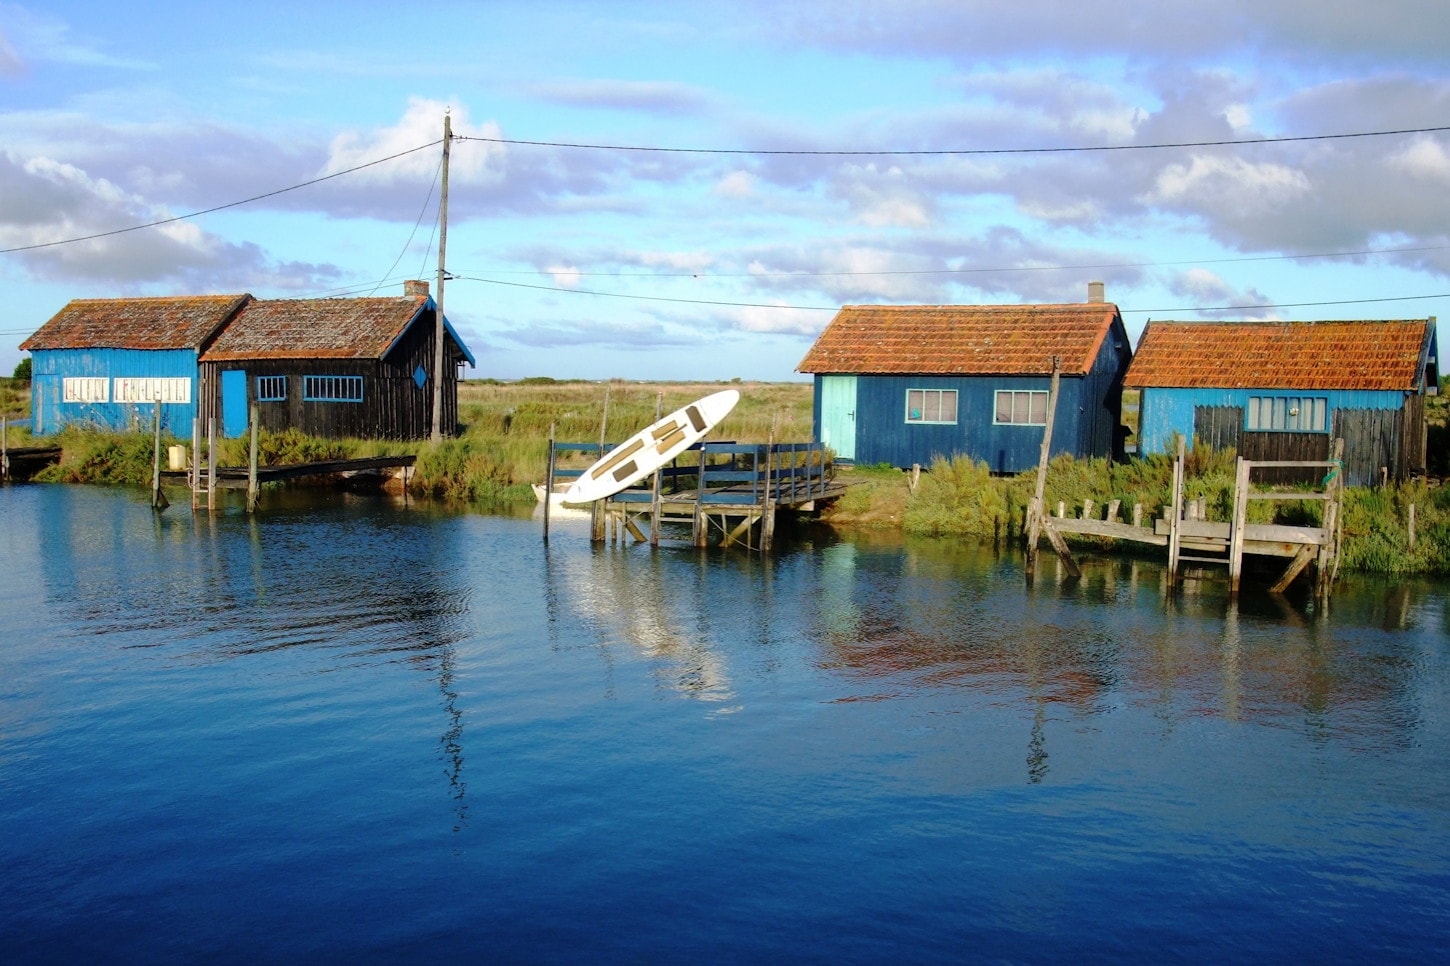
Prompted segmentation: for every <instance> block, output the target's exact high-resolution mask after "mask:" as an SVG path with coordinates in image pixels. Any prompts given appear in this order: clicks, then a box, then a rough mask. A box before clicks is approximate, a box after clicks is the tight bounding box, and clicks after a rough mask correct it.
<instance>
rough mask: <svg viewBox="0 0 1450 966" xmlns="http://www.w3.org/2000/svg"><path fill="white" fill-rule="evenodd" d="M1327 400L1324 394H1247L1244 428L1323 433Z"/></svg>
mask: <svg viewBox="0 0 1450 966" xmlns="http://www.w3.org/2000/svg"><path fill="white" fill-rule="evenodd" d="M1328 414H1329V400H1328V398H1327V397H1325V396H1250V397H1249V404H1248V406H1247V407H1245V410H1244V429H1246V430H1248V431H1250V432H1271V433H1327V432H1329V419H1328Z"/></svg>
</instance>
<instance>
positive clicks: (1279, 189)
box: [0, 0, 1450, 381]
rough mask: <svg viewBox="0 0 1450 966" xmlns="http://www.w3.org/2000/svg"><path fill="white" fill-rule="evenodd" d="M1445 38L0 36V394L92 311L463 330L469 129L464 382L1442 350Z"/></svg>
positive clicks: (155, 21) (680, 27) (1087, 30)
mask: <svg viewBox="0 0 1450 966" xmlns="http://www.w3.org/2000/svg"><path fill="white" fill-rule="evenodd" d="M1446 37H1450V4H1447V3H1445V2H1444V0H1387V2H1385V3H1380V4H1370V3H1365V2H1363V0H1353V2H1351V0H1313V2H1310V0H1218V2H1216V3H1212V4H1207V3H1203V2H1202V0H1188V2H1179V0H1160V2H1158V3H1155V4H1145V3H1143V2H1142V0H1063V2H1059V0H1015V2H1013V3H1011V4H1004V3H1001V2H998V0H892V2H890V3H886V2H882V0H867V2H858V0H829V2H826V0H796V2H783V0H761V2H754V0H736V2H731V3H715V2H690V0H676V2H673V3H645V2H630V0H608V2H553V0H522V2H514V0H493V2H487V0H485V2H469V3H449V2H429V0H419V2H414V3H411V4H407V5H403V4H397V3H388V4H381V3H370V2H361V3H329V2H322V0H319V2H310V3H306V4H299V3H296V2H295V0H287V2H274V0H251V2H248V3H245V4H216V5H213V4H199V3H195V2H188V3H184V4H173V3H168V2H152V3H147V4H121V5H118V4H115V3H113V2H111V0H104V2H103V0H89V2H77V0H46V2H45V3H43V4H41V3H35V2H22V3H13V2H6V0H0V250H3V251H0V292H3V301H0V306H3V307H0V374H9V372H10V371H11V370H12V369H13V368H14V366H15V365H16V363H18V362H19V361H20V359H21V358H23V355H24V354H23V353H21V352H20V351H19V349H18V345H19V343H20V342H21V341H23V340H24V339H25V338H26V337H27V336H28V335H30V334H31V333H32V332H33V331H35V329H37V328H38V327H39V326H41V325H42V324H43V323H44V322H45V321H46V320H47V319H49V318H50V317H51V316H52V315H54V314H55V313H56V312H58V311H59V310H60V309H61V308H62V307H63V306H64V305H65V304H66V303H67V302H69V301H70V300H71V299H75V298H115V297H126V296H142V295H193V294H209V293H240V292H250V293H251V294H252V295H254V296H256V297H258V298H318V297H335V296H348V295H370V294H395V295H400V294H401V293H402V289H403V281H404V280H405V279H409V278H422V279H426V280H428V281H429V282H430V284H432V286H433V288H434V291H435V292H436V290H437V275H438V254H437V252H438V243H439V231H438V229H439V224H440V217H439V214H440V213H439V208H440V205H439V202H440V194H441V192H440V188H441V177H440V175H441V168H442V161H443V130H444V123H445V116H446V117H447V120H448V123H449V124H450V125H451V129H452V133H453V139H452V140H451V142H449V152H448V202H447V219H446V228H447V233H446V257H445V260H444V266H445V268H446V271H447V273H448V279H447V282H446V285H445V288H444V310H445V312H446V314H447V316H448V318H449V320H450V321H451V322H452V323H453V325H454V327H455V329H456V330H457V331H458V332H459V334H460V335H461V337H462V338H463V340H464V342H465V343H466V344H467V345H468V346H469V348H470V349H471V350H472V352H473V354H474V356H475V358H476V359H477V360H478V366H477V368H475V369H472V370H467V371H465V377H467V378H487V377H492V378H500V379H515V378H522V377H526V376H553V377H555V378H585V379H605V378H619V379H643V380H659V379H681V380H729V379H737V378H738V379H745V380H768V381H785V380H803V379H808V378H809V376H806V375H802V374H800V373H798V372H797V371H796V366H797V365H798V364H799V362H800V361H801V358H802V357H803V356H804V355H805V353H806V350H807V349H808V348H809V346H810V344H811V342H812V340H813V339H814V338H815V336H816V335H817V334H819V332H820V331H821V329H822V328H823V327H824V326H825V325H826V324H827V323H828V322H829V321H830V319H831V317H832V315H833V313H834V312H835V310H836V309H838V308H839V307H840V306H842V305H847V304H863V303H885V304H1022V303H1057V302H1079V301H1084V300H1085V299H1086V297H1087V284H1088V282H1089V281H1102V282H1103V283H1105V287H1106V293H1107V299H1108V301H1111V302H1114V303H1116V304H1117V305H1118V306H1119V308H1120V309H1121V311H1122V313H1123V318H1124V321H1125V323H1126V324H1127V327H1128V330H1129V333H1130V334H1131V335H1132V336H1133V337H1134V339H1135V340H1136V338H1137V337H1138V335H1139V333H1140V332H1141V331H1142V328H1143V326H1144V324H1145V323H1146V322H1147V321H1148V320H1149V319H1185V320H1198V319H1225V320H1257V319H1284V320H1317V319H1407V318H1426V317H1431V316H1434V317H1437V318H1447V319H1450V130H1433V129H1436V128H1450V56H1447V55H1446V53H1445V50H1444V39H1445V38H1446ZM1224 142H1250V143H1224ZM158 222H160V224H156V223H158ZM148 225H149V226H151V227H143V226H148ZM128 229H129V230H128ZM96 236H99V237H96ZM1446 339H1447V333H1446V329H1445V325H1444V324H1441V327H1440V341H1441V343H1442V344H1445V343H1446Z"/></svg>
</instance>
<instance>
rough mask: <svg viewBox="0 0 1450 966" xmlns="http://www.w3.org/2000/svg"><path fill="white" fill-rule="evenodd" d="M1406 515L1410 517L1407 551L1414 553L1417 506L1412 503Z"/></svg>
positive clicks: (1407, 521) (1408, 520)
mask: <svg viewBox="0 0 1450 966" xmlns="http://www.w3.org/2000/svg"><path fill="white" fill-rule="evenodd" d="M1405 513H1406V516H1407V517H1408V519H1407V520H1406V524H1407V527H1406V530H1407V532H1406V534H1405V549H1406V550H1409V551H1410V552H1411V553H1413V552H1414V550H1415V504H1413V503H1411V504H1410V506H1409V508H1408V509H1407V510H1406V511H1405Z"/></svg>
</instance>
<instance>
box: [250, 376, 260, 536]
mask: <svg viewBox="0 0 1450 966" xmlns="http://www.w3.org/2000/svg"><path fill="white" fill-rule="evenodd" d="M258 416H259V413H258V412H257V404H256V403H255V402H254V403H252V404H251V405H250V406H248V407H247V422H248V423H250V424H251V430H252V445H251V448H250V449H249V451H248V453H247V512H248V513H256V512H257V499H258V497H259V496H260V489H261V488H260V487H259V486H258V485H257V455H258V454H257V450H258V445H257V444H258V436H259V434H260V432H261V427H260V425H259V423H260V419H259V418H258Z"/></svg>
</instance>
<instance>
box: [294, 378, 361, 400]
mask: <svg viewBox="0 0 1450 966" xmlns="http://www.w3.org/2000/svg"><path fill="white" fill-rule="evenodd" d="M302 398H303V399H304V400H305V401H307V402H345V403H360V402H362V401H363V377H362V376H303V377H302Z"/></svg>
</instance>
